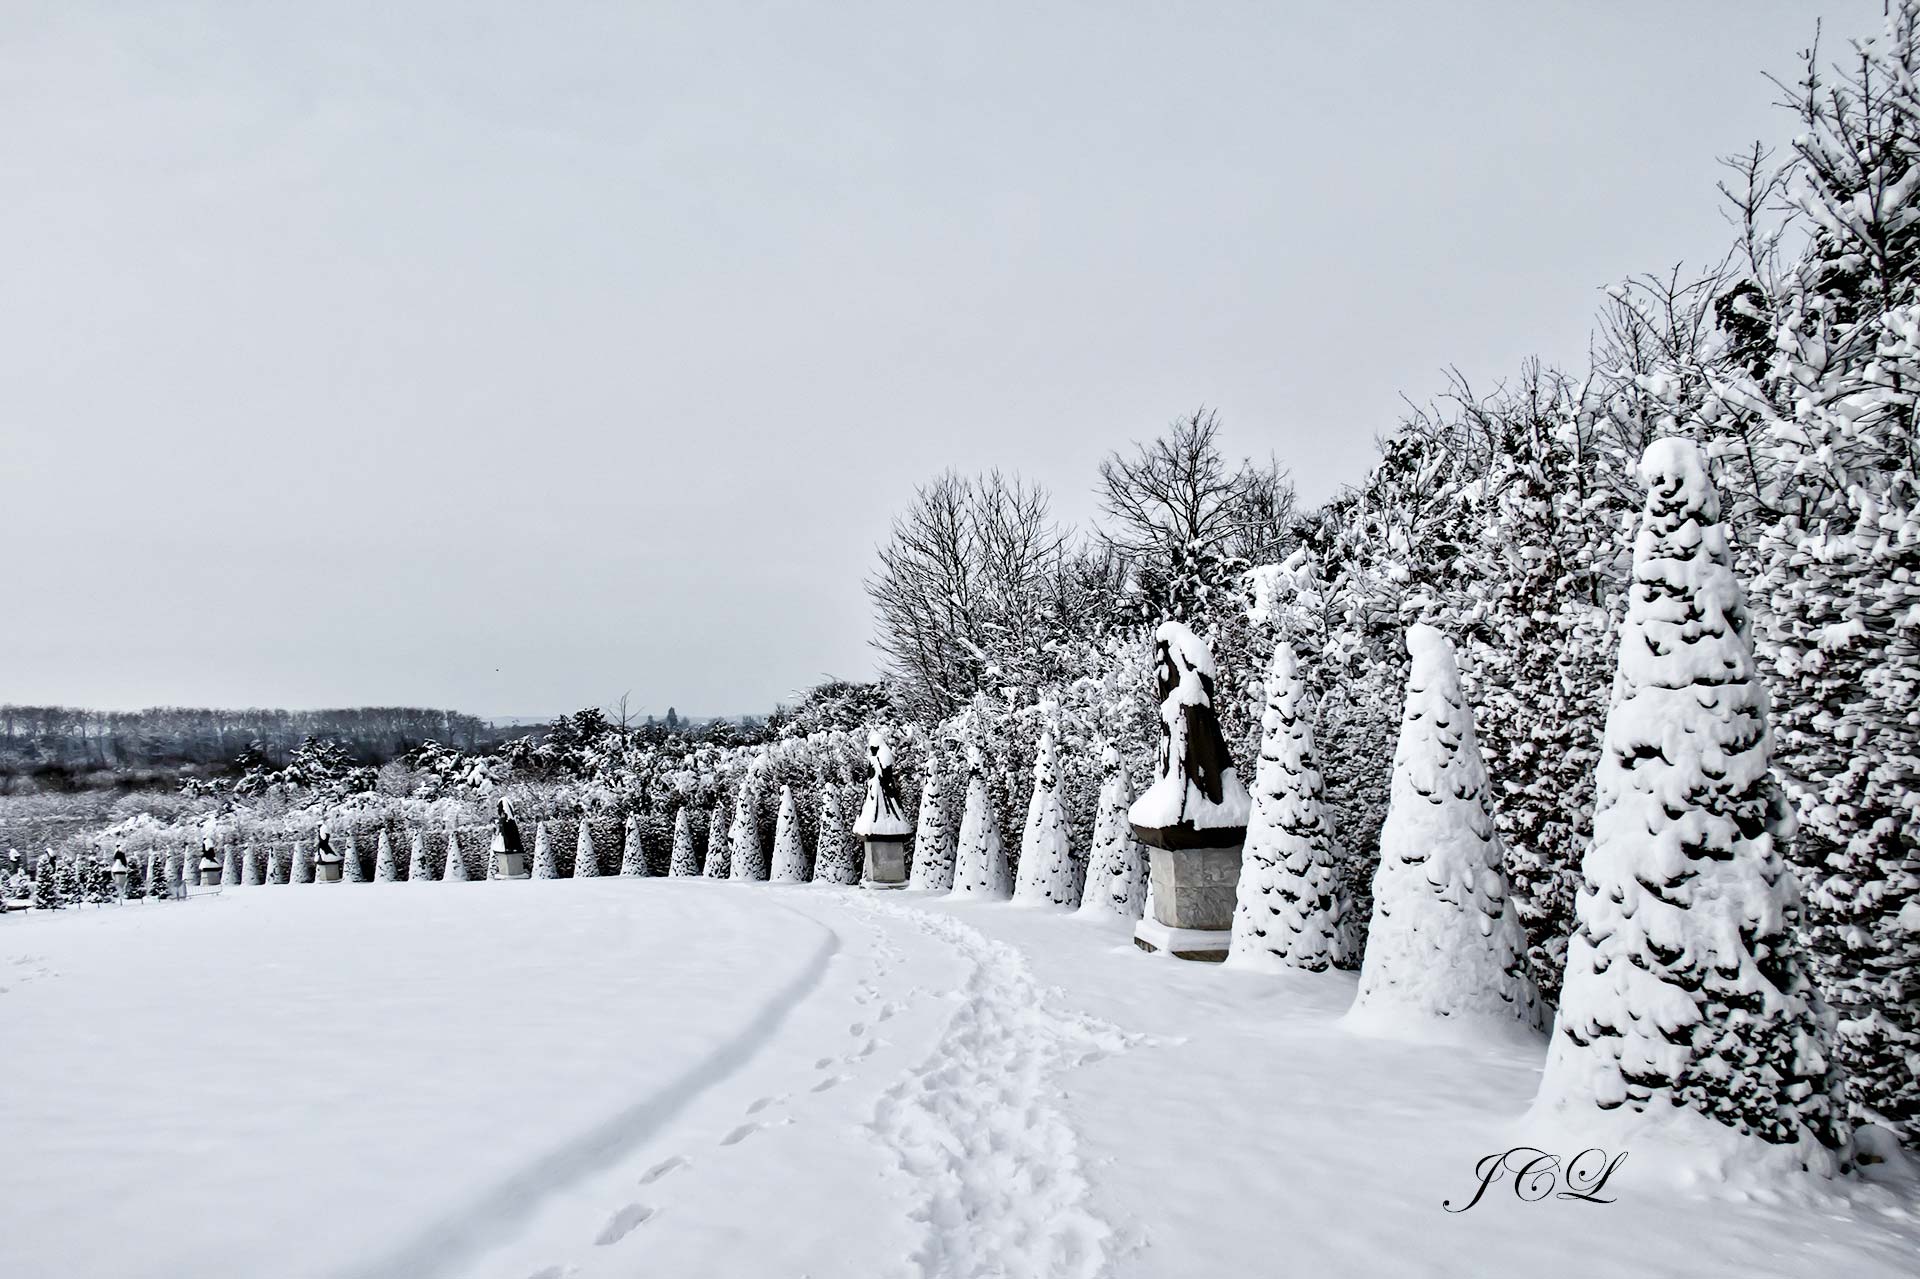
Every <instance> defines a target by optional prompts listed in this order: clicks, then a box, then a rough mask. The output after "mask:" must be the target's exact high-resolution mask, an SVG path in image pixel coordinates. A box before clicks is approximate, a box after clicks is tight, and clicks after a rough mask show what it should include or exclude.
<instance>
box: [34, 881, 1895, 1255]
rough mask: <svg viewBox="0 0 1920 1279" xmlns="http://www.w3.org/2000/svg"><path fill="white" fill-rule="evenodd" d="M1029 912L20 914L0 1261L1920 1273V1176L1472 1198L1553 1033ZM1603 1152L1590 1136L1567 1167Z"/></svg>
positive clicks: (602, 894) (771, 906)
mask: <svg viewBox="0 0 1920 1279" xmlns="http://www.w3.org/2000/svg"><path fill="white" fill-rule="evenodd" d="M1352 994H1353V981H1352V979H1351V977H1349V976H1346V975H1341V974H1329V975H1307V974H1293V975H1286V976H1277V977H1276V976H1267V975H1261V974H1256V973H1249V972H1240V971H1232V970H1226V969H1222V968H1218V967H1213V966H1208V965H1200V964H1187V963H1181V962H1178V961H1173V960H1168V959H1160V958H1154V957H1150V956H1147V955H1144V954H1142V953H1140V952H1138V951H1136V950H1134V949H1133V948H1132V946H1131V944H1130V942H1129V941H1128V938H1127V933H1126V929H1125V927H1124V925H1122V924H1120V923H1118V922H1115V923H1111V924H1105V925H1103V924H1099V923H1093V922H1089V921H1086V920H1082V919H1076V918H1073V917H1070V916H1067V915H1064V914H1059V913H1055V912H1053V911H1049V910H1032V909H1022V908H1018V907H1013V906H1008V905H1005V904H998V903H980V902H951V901H948V900H944V899H943V900H928V899H926V898H923V897H919V896H917V895H913V894H901V895H896V896H893V897H875V896H872V895H868V894H862V893H860V892H858V891H851V890H836V889H826V888H821V887H818V886H793V887H781V886H769V885H765V884H757V885H743V884H733V883H725V882H712V881H706V880H635V879H619V878H608V879H601V880H585V881H575V880H551V881H534V882H525V883H497V882H496V883H473V884H465V885H453V884H438V883H431V884H404V883H401V884H362V885H341V886H311V887H310V886H300V887H298V888H293V889H286V888H276V889H237V890H228V891H226V892H224V893H222V894H219V895H217V896H208V897H199V898H196V899H194V900H192V901H190V902H187V903H184V904H155V905H147V904H137V905H132V906H128V907H124V908H109V909H84V910H69V911H63V912H59V913H56V914H39V913H35V914H32V915H8V916H6V917H5V918H4V919H0V1275H9V1276H12V1275H21V1276H42V1275H60V1276H146V1275H151V1276H179V1275H192V1276H196V1279H213V1277H216V1276H246V1277H248V1279H254V1277H258V1276H269V1275H270V1276H276V1277H279V1276H285V1277H293V1276H339V1277H341V1279H429V1277H431V1276H440V1275H446V1276H473V1277H476V1279H529V1277H530V1276H542V1277H543V1279H546V1277H549V1276H551V1277H554V1279H558V1277H559V1276H569V1275H580V1276H609V1277H610V1276H632V1275H640V1274H648V1275H655V1274H657V1275H676V1276H700V1275H725V1276H756V1275H767V1276H775V1275H778V1276H789V1277H791V1276H803V1275H810V1276H815V1277H816V1279H827V1277H829V1276H834V1277H838V1276H860V1277H863V1279H864V1277H867V1276H873V1277H880V1276H895V1275H899V1276H913V1275H922V1274H927V1275H967V1276H993V1275H1005V1276H1056V1275H1057V1276H1092V1275H1096V1274H1100V1275H1113V1276H1148V1275H1153V1276H1185V1275H1197V1274H1223V1275H1224V1274H1233V1275H1249V1276H1264V1275H1276V1276H1277V1275H1301V1276H1317V1275H1332V1276H1344V1275H1356V1276H1359V1275H1367V1276H1373V1275H1459V1276H1475V1277H1483V1276H1499V1275H1527V1276H1538V1275H1548V1274H1550V1275H1554V1276H1556V1277H1562V1276H1585V1275H1594V1276H1599V1275H1618V1274H1628V1273H1632V1274H1635V1275H1640V1276H1663V1275H1675V1276H1680V1275H1688V1276H1701V1275H1729V1276H1731V1275H1741V1276H1775V1275H1777V1276H1805V1275H1815V1274H1833V1275H1840V1274H1844V1275H1848V1276H1873V1275H1888V1276H1895V1275H1898V1276H1910V1275H1912V1274H1914V1273H1916V1271H1920V1206H1917V1205H1916V1203H1915V1201H1914V1197H1913V1195H1912V1193H1911V1188H1910V1187H1908V1186H1899V1187H1890V1186H1887V1185H1865V1184H1861V1183H1859V1182H1857V1181H1852V1182H1840V1183H1830V1184H1820V1183H1814V1182H1812V1181H1811V1180H1810V1179H1801V1180H1800V1182H1799V1183H1797V1184H1796V1183H1794V1182H1787V1183H1782V1184H1781V1185H1779V1186H1777V1187H1774V1188H1771V1189H1767V1188H1762V1189H1751V1188H1749V1189H1745V1190H1740V1191H1735V1190H1732V1189H1729V1188H1728V1187H1726V1186H1705V1187H1702V1186H1697V1185H1695V1186H1685V1185H1680V1184H1677V1183H1676V1182H1675V1181H1674V1180H1673V1179H1672V1177H1671V1176H1670V1175H1669V1174H1668V1172H1667V1171H1666V1170H1665V1169H1664V1168H1663V1166H1662V1165H1661V1163H1660V1161H1659V1160H1658V1159H1654V1158H1650V1157H1649V1158H1644V1159H1642V1160H1640V1161H1638V1162H1636V1159H1635V1158H1634V1157H1633V1156H1632V1155H1631V1154H1630V1155H1629V1158H1628V1159H1627V1160H1626V1161H1625V1162H1624V1163H1623V1164H1622V1165H1621V1166H1620V1168H1619V1170H1618V1171H1617V1172H1616V1173H1615V1175H1614V1177H1613V1178H1612V1180H1611V1181H1610V1182H1609V1183H1608V1186H1607V1188H1606V1194H1607V1196H1608V1197H1610V1198H1613V1199H1615V1202H1612V1203H1606V1204H1596V1203H1587V1202H1581V1201H1563V1200H1556V1199H1554V1198H1552V1197H1548V1198H1546V1199H1544V1200H1542V1201H1540V1202H1533V1203H1528V1202H1522V1201H1520V1200H1519V1199H1517V1198H1516V1197H1515V1196H1514V1195H1513V1193H1512V1191H1511V1189H1510V1188H1506V1187H1501V1186H1497V1187H1495V1188H1494V1189H1493V1190H1491V1191H1490V1192H1489V1193H1488V1194H1487V1196H1486V1197H1485V1199H1483V1200H1482V1202H1480V1203H1479V1204H1478V1205H1477V1206H1475V1207H1473V1208H1472V1209H1471V1210H1469V1211H1467V1212H1465V1213H1452V1212H1448V1211H1447V1210H1445V1209H1444V1208H1443V1207H1442V1201H1443V1200H1451V1201H1452V1202H1453V1204H1454V1206H1455V1207H1458V1206H1459V1205H1460V1204H1461V1203H1463V1202H1465V1201H1466V1200H1467V1199H1470V1198H1471V1197H1472V1193H1473V1191H1474V1188H1475V1177H1474V1167H1475V1164H1476V1162H1477V1161H1478V1160H1479V1159H1480V1158H1481V1157H1482V1156H1484V1155H1487V1154H1489V1153H1492V1152H1495V1151H1499V1150H1503V1149H1505V1148H1506V1147H1508V1146H1511V1145H1515V1144H1518V1143H1520V1142H1521V1141H1522V1140H1524V1138H1525V1135H1526V1134H1525V1133H1524V1131H1523V1128H1522V1125H1521V1121H1520V1119H1521V1116H1522V1114H1523V1112H1524V1111H1525V1110H1526V1107H1527V1104H1528V1102H1529V1100H1530V1099H1531V1097H1532V1095H1533V1092H1534V1088H1535V1084H1536V1081H1537V1079H1538V1075H1539V1066H1540V1060H1541V1058H1542V1056H1543V1053H1544V1046H1543V1045H1541V1046H1534V1045H1520V1046H1506V1047H1501V1046H1489V1047H1478V1048H1476V1047H1459V1046H1440V1045H1417V1044H1410V1043H1404V1042H1397V1041H1394V1040H1388V1039H1377V1038H1362V1037H1358V1036H1355V1035H1353V1034H1350V1033H1348V1032H1347V1031H1345V1030H1343V1029H1342V1028H1341V1027H1340V1026H1339V1025H1338V1019H1339V1017H1340V1016H1341V1014H1343V1013H1344V1012H1345V1010H1346V1008H1347V1005H1348V1003H1349V1002H1350V1000H1351V998H1352ZM1569 1153H1571V1152H1569Z"/></svg>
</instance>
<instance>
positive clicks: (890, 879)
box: [860, 835, 907, 888]
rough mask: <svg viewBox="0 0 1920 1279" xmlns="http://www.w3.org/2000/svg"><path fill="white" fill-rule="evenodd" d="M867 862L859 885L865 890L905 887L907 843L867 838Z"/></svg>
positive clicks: (874, 836)
mask: <svg viewBox="0 0 1920 1279" xmlns="http://www.w3.org/2000/svg"><path fill="white" fill-rule="evenodd" d="M866 843H867V860H866V868H865V874H864V875H863V876H862V878H861V881H860V882H861V885H862V886H863V887H866V888H905V887H906V886H907V841H906V839H905V838H904V837H902V838H900V839H883V838H881V837H879V836H877V835H869V836H867V841H866Z"/></svg>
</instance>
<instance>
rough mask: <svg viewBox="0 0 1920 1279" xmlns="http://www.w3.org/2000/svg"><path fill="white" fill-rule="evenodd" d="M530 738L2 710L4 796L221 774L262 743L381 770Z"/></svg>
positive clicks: (347, 716)
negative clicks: (313, 742)
mask: <svg viewBox="0 0 1920 1279" xmlns="http://www.w3.org/2000/svg"><path fill="white" fill-rule="evenodd" d="M526 732H527V730H526V729H525V728H519V729H515V728H510V727H503V728H499V729H496V728H494V727H493V726H492V725H491V724H489V723H488V722H487V721H485V720H483V719H480V718H479V717H478V716H474V715H463V714H460V713H459V712H458V711H442V710H430V709H426V708H423V707H416V706H361V707H352V708H348V709H344V710H319V711H282V710H260V709H251V710H208V709H205V708H202V707H189V706H156V707H152V708H150V709H148V710H144V711H90V710H81V709H78V708H75V707H70V706H0V788H11V787H12V786H13V785H15V784H17V783H18V782H20V781H21V780H22V779H31V781H32V783H33V784H34V785H35V786H38V787H47V788H53V789H65V788H75V787H88V786H99V785H108V784H133V785H152V784H156V783H161V782H165V781H167V780H169V779H171V778H174V777H178V776H180V775H183V774H195V773H200V774H204V773H209V772H219V771H222V770H224V769H226V768H227V767H228V766H229V765H231V764H232V762H233V760H234V759H235V758H236V757H238V756H239V754H240V753H241V752H242V751H244V750H245V749H246V748H247V747H248V746H249V745H251V744H252V743H255V742H258V743H260V745H261V747H262V748H263V749H264V750H265V752H266V754H267V756H268V758H269V759H270V760H272V761H273V762H275V763H284V762H285V761H286V759H287V758H288V757H289V756H290V755H292V753H293V752H294V750H295V749H296V748H298V747H299V745H300V743H301V741H302V740H304V739H305V738H308V737H318V738H329V739H332V740H333V741H336V742H338V743H339V744H340V745H341V746H342V747H343V748H344V749H345V750H346V751H347V752H348V753H349V754H350V755H351V756H352V757H353V759H354V761H355V762H356V763H361V764H371V765H379V764H384V763H386V762H387V761H388V760H390V759H393V758H394V757H395V756H397V755H400V754H402V753H404V752H406V751H409V750H412V749H413V748H414V747H416V746H418V745H420V743H422V742H424V741H428V740H433V741H437V742H440V743H442V744H444V745H448V746H457V747H460V748H461V749H464V750H478V749H482V748H485V747H487V746H490V745H493V744H494V743H496V742H499V741H502V740H504V739H506V738H508V737H512V736H518V735H522V734H524V733H526Z"/></svg>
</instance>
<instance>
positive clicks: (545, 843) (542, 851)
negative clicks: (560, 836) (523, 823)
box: [533, 822, 560, 879]
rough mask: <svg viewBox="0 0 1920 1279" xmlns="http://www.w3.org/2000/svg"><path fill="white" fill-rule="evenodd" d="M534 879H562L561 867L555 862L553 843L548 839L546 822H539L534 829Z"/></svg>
mask: <svg viewBox="0 0 1920 1279" xmlns="http://www.w3.org/2000/svg"><path fill="white" fill-rule="evenodd" d="M533 877H534V878H535V879H558V878H560V867H559V865H558V864H557V863H555V861H554V860H553V841H552V840H551V839H549V838H548V837H547V824H546V823H545V822H537V823H535V825H534V828H533Z"/></svg>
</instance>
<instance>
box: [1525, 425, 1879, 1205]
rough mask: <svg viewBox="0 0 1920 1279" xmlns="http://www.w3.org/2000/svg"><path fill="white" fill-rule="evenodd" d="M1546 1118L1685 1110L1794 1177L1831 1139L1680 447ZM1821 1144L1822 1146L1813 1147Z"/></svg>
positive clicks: (1628, 674) (1688, 467)
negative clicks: (1749, 1143) (1764, 1150)
mask: <svg viewBox="0 0 1920 1279" xmlns="http://www.w3.org/2000/svg"><path fill="white" fill-rule="evenodd" d="M1640 472H1641V477H1642V479H1643V480H1644V481H1645V483H1646V487H1647V498H1646V506H1645V509H1644V513H1643V515H1642V518H1641V523H1640V532H1639V536H1638V538H1637V539H1636V540H1635V543H1634V553H1633V586H1632V594H1631V596H1630V599H1629V605H1628V612H1627V621H1626V625H1625V628H1624V630H1623V631H1622V634H1621V639H1620V665H1619V669H1618V672H1617V673H1616V676H1615V679H1614V686H1613V704H1612V706H1611V708H1610V709H1609V710H1608V712H1607V727H1606V735H1605V739H1604V743H1603V749H1602V753H1601V757H1600V774H1599V778H1598V781H1597V784H1596V790H1597V799H1596V803H1595V811H1594V834H1593V843H1592V846H1591V847H1590V849H1589V850H1588V852H1587V856H1586V861H1585V863H1584V865H1583V866H1582V881H1583V882H1582V887H1581V890H1580V897H1579V901H1578V903H1577V907H1576V909H1577V913H1578V917H1579V921H1580V927H1579V931H1578V932H1576V933H1575V934H1574V936H1573V939H1572V942H1571V943H1570V945H1569V946H1568V951H1567V972H1566V984H1565V986H1564V988H1563V994H1562V999H1561V1004H1560V1015H1559V1018H1558V1021H1557V1023H1556V1026H1555V1031H1554V1035H1553V1041H1552V1046H1551V1047H1550V1048H1549V1050H1548V1053H1547V1065H1546V1071H1545V1074H1544V1075H1543V1076H1542V1078H1541V1083H1540V1097H1539V1104H1540V1106H1541V1107H1542V1108H1544V1109H1547V1110H1559V1111H1572V1112H1574V1113H1575V1117H1576V1118H1577V1116H1578V1114H1579V1113H1581V1112H1585V1113H1592V1112H1594V1111H1596V1110H1615V1109H1618V1108H1621V1107H1626V1108H1627V1109H1629V1110H1633V1111H1641V1112H1651V1113H1652V1114H1653V1115H1656V1116H1658V1115H1670V1114H1672V1113H1673V1112H1674V1110H1675V1109H1676V1108H1685V1109H1688V1110H1692V1111H1696V1112H1698V1113H1699V1114H1702V1115H1705V1116H1707V1117H1709V1118H1711V1119H1713V1120H1716V1121H1718V1122H1719V1123H1722V1124H1725V1125H1726V1126H1727V1127H1729V1128H1732V1129H1735V1130H1737V1131H1740V1132H1744V1133H1749V1134H1752V1135H1753V1136H1756V1137H1759V1138H1760V1139H1761V1140H1763V1141H1765V1142H1770V1143H1773V1144H1775V1145H1786V1146H1796V1147H1798V1148H1799V1151H1800V1154H1801V1158H1802V1161H1803V1162H1804V1163H1805V1164H1807V1166H1809V1167H1821V1168H1826V1169H1830V1168H1831V1167H1832V1166H1833V1164H1834V1162H1835V1161H1834V1160H1833V1159H1832V1158H1831V1156H1829V1155H1827V1154H1826V1153H1825V1150H1828V1149H1833V1148H1838V1147H1840V1146H1842V1145H1843V1144H1844V1138H1843V1136H1842V1133H1841V1131H1840V1125H1839V1120H1840V1114H1841V1111H1840V1107H1841V1100H1840V1094H1839V1087H1840V1083H1839V1078H1838V1075H1837V1072H1836V1071H1835V1069H1834V1067H1833V1064H1832V1057H1831V1053H1830V1043H1829V1038H1828V1035H1829V1029H1830V1022H1829V1019H1828V1016H1827V1013H1826V1010H1825V1008H1824V1006H1823V1005H1822V1004H1821V1002H1820V1000H1819V998H1818V996H1817V995H1816V993H1815V991H1814V989H1813V985H1812V981H1811V978H1810V975H1809V973H1808V970H1807V964H1806V960H1805V957H1804V956H1803V954H1802V952H1801V947H1800V941H1799V938H1798V936H1797V924H1798V919H1799V900H1798V890H1797V887H1796V882H1795V880H1794V877H1793V875H1792V873H1791V872H1790V871H1789V870H1788V869H1787V867H1786V865H1785V863H1784V862H1782V860H1781V858H1780V853H1779V851H1778V849H1777V848H1776V847H1775V844H1774V840H1775V838H1776V835H1778V834H1781V833H1784V832H1786V831H1788V830H1790V824H1791V820H1792V819H1791V816H1790V814H1789V812H1788V811H1787V809H1786V806H1785V804H1784V801H1783V799H1782V797H1781V795H1780V794H1779V792H1778V791H1777V790H1776V789H1775V788H1774V785H1773V783H1772V780H1771V778H1770V776H1769V762H1770V755H1771V749H1772V748H1771V734H1770V731H1769V728H1768V724H1767V710H1768V708H1767V693H1766V689H1765V688H1764V686H1763V685H1762V684H1761V681H1760V678H1759V674H1758V671H1757V670H1756V668H1755V663H1754V656H1753V646H1752V642H1751V640H1750V638H1749V633H1748V615H1747V605H1746V600H1745V598H1744V592H1743V591H1742V590H1741V588H1740V583H1739V581H1738V579H1737V578H1736V577H1735V576H1734V573H1733V567H1732V559H1731V557H1730V555H1729V552H1728V547H1727V536H1726V530H1725V528H1724V527H1723V526H1722V525H1721V523H1720V513H1719V500H1718V496H1717V494H1716V493H1715V492H1714V489H1713V485H1712V483H1711V481H1710V480H1709V479H1708V476H1707V465H1706V459H1705V458H1704V456H1703V455H1702V454H1701V452H1700V450H1699V448H1698V447H1697V446H1696V445H1694V444H1691V443H1689V442H1686V441H1684V440H1679V439H1672V438H1669V439H1662V440H1657V441H1655V442H1654V443H1653V444H1652V445H1651V446H1649V447H1648V449H1647V450H1646V454H1645V456H1644V457H1643V458H1642V459H1641V463H1640ZM1823 1148H1824V1149H1823Z"/></svg>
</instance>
